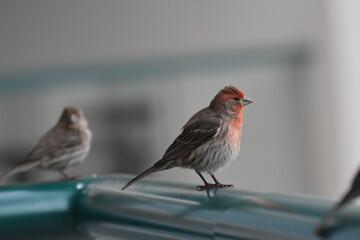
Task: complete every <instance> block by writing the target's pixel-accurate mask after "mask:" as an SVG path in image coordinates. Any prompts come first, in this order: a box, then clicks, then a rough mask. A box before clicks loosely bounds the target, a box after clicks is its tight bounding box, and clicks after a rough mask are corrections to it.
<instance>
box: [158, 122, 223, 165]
mask: <svg viewBox="0 0 360 240" xmlns="http://www.w3.org/2000/svg"><path fill="white" fill-rule="evenodd" d="M192 119H193V118H192ZM192 119H190V120H189V122H188V123H187V124H186V125H185V126H184V128H183V131H182V133H181V134H180V135H179V136H178V137H177V138H176V139H175V140H174V142H173V143H172V144H171V145H170V146H169V147H168V149H167V150H166V152H165V154H164V156H163V157H162V159H161V160H159V161H158V162H157V163H156V164H161V163H164V162H166V161H168V160H172V159H174V158H176V157H178V156H180V155H182V154H184V153H186V152H191V151H193V150H194V149H196V148H197V147H199V146H200V145H202V144H204V143H206V142H207V141H209V140H211V139H212V138H213V137H215V136H216V135H217V134H218V132H219V130H220V125H221V118H220V117H218V116H204V117H201V116H200V117H199V118H196V119H195V120H192ZM156 164H155V165H156Z"/></svg>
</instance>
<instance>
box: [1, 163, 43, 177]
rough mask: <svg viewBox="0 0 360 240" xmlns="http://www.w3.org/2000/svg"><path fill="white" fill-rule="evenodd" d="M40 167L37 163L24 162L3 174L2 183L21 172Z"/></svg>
mask: <svg viewBox="0 0 360 240" xmlns="http://www.w3.org/2000/svg"><path fill="white" fill-rule="evenodd" d="M38 165H39V162H38V161H36V162H23V163H20V164H18V165H17V166H15V167H12V168H9V169H8V170H6V171H5V172H4V173H2V174H1V176H0V181H1V180H3V179H5V178H8V177H10V176H12V175H15V174H17V173H19V172H25V171H27V170H30V169H32V168H34V167H36V166H38Z"/></svg>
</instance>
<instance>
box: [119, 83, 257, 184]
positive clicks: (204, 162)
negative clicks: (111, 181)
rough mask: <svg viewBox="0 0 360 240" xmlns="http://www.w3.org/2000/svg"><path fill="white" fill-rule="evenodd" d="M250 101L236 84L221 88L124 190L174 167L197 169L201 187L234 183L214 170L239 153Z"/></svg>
mask: <svg viewBox="0 0 360 240" xmlns="http://www.w3.org/2000/svg"><path fill="white" fill-rule="evenodd" d="M250 103H252V101H251V100H250V98H248V97H245V95H244V93H243V92H242V91H241V90H239V89H237V88H235V87H233V86H227V87H225V88H223V89H222V90H220V92H219V93H218V94H217V95H216V96H215V97H214V99H213V100H212V101H211V102H210V105H209V106H208V107H206V108H204V109H202V110H200V111H199V112H197V113H196V114H195V115H194V116H192V117H191V118H190V120H189V121H188V122H187V123H186V124H185V126H184V127H183V128H182V133H181V134H180V135H179V136H178V137H177V138H176V139H175V140H174V142H173V143H172V144H171V145H170V146H169V148H168V149H167V150H166V152H165V154H164V156H163V157H162V158H161V159H160V160H159V161H158V162H156V163H155V164H154V165H153V166H152V167H150V168H149V169H147V170H146V171H144V172H143V173H141V174H140V175H138V176H137V177H135V178H134V179H132V180H131V181H130V182H128V183H127V184H126V185H125V186H124V187H123V188H122V190H124V189H125V188H127V187H129V186H130V185H131V184H133V183H135V182H137V181H139V180H140V179H142V178H144V177H146V176H148V175H150V174H152V173H154V172H157V171H162V170H166V169H170V168H173V167H182V168H191V169H194V170H195V171H196V173H197V174H198V175H199V176H200V178H201V179H202V181H203V182H204V184H205V185H204V186H198V190H204V189H209V188H225V187H233V185H231V184H221V183H220V182H219V181H218V180H217V179H216V178H215V176H214V172H215V171H216V170H218V169H219V168H221V167H223V166H225V165H226V164H227V163H229V162H231V161H232V160H234V159H235V158H236V157H237V155H238V154H239V150H240V139H241V127H242V122H243V110H244V106H246V105H248V104H250ZM204 172H207V173H209V174H210V176H211V177H212V179H213V180H214V182H215V183H214V184H210V183H208V182H207V181H206V180H205V178H204V177H203V175H202V173H204Z"/></svg>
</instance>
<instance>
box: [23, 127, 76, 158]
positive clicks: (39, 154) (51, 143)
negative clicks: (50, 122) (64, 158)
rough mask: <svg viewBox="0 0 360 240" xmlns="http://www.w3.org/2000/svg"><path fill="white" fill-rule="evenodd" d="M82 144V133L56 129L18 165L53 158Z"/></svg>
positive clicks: (45, 136)
mask: <svg viewBox="0 0 360 240" xmlns="http://www.w3.org/2000/svg"><path fill="white" fill-rule="evenodd" d="M81 143H82V137H81V133H80V132H79V133H78V134H77V132H74V131H71V132H70V131H67V130H64V129H58V128H54V129H52V130H50V131H49V132H48V133H47V134H46V135H44V136H43V137H42V138H41V139H40V141H39V142H38V144H37V145H36V146H35V147H34V148H33V150H32V151H31V152H29V153H28V154H27V155H26V157H25V160H24V161H21V162H19V163H18V164H22V163H27V162H32V161H37V160H41V159H43V158H46V157H49V158H53V157H56V156H57V155H59V154H61V153H62V151H61V150H64V149H67V148H74V147H77V146H79V145H80V144H81Z"/></svg>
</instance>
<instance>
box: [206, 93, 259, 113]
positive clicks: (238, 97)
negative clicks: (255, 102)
mask: <svg viewBox="0 0 360 240" xmlns="http://www.w3.org/2000/svg"><path fill="white" fill-rule="evenodd" d="M250 103H252V100H251V99H250V98H248V97H246V96H245V94H244V93H243V92H242V91H241V90H239V89H237V88H236V87H234V86H227V87H224V88H223V89H221V90H220V91H219V92H218V94H216V96H215V97H214V99H213V100H212V101H211V103H210V107H213V108H218V107H220V108H223V109H224V108H225V110H226V112H228V113H229V114H231V115H233V114H234V115H237V113H238V112H239V111H240V110H242V109H243V107H244V106H246V105H248V104H250Z"/></svg>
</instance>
